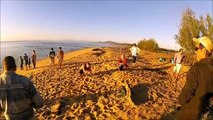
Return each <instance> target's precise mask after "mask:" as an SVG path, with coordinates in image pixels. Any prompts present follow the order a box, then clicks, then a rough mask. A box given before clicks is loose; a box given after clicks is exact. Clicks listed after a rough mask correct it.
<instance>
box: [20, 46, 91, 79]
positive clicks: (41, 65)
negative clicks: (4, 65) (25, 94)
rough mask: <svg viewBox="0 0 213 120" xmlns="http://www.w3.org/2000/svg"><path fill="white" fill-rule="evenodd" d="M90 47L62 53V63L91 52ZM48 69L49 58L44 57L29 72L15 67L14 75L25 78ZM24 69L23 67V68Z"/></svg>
mask: <svg viewBox="0 0 213 120" xmlns="http://www.w3.org/2000/svg"><path fill="white" fill-rule="evenodd" d="M92 49H94V48H92V47H87V48H82V49H76V50H70V51H67V52H65V53H64V60H63V62H64V61H66V60H68V59H70V58H73V57H76V56H79V55H82V54H84V53H87V52H89V51H92ZM55 63H56V64H55V65H57V61H55ZM31 67H32V65H31ZM47 67H49V58H48V57H45V58H42V59H39V60H37V61H36V68H35V69H29V70H20V67H19V65H17V70H16V73H17V74H20V75H25V76H27V77H29V76H30V75H31V74H32V73H38V72H41V71H43V70H44V69H45V68H47ZM24 68H25V66H24Z"/></svg>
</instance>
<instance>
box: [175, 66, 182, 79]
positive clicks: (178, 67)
mask: <svg viewBox="0 0 213 120" xmlns="http://www.w3.org/2000/svg"><path fill="white" fill-rule="evenodd" d="M176 70H177V71H176V73H177V75H176V78H177V77H178V76H179V73H180V70H181V64H178V63H177V69H176Z"/></svg>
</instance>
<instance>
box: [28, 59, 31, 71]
mask: <svg viewBox="0 0 213 120" xmlns="http://www.w3.org/2000/svg"><path fill="white" fill-rule="evenodd" d="M28 68H29V69H30V68H31V60H30V58H29V60H28Z"/></svg>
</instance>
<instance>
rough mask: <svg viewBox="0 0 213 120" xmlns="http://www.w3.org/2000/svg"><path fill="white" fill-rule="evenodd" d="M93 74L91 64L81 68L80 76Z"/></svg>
mask: <svg viewBox="0 0 213 120" xmlns="http://www.w3.org/2000/svg"><path fill="white" fill-rule="evenodd" d="M91 72H92V70H91V65H90V63H85V64H84V65H82V66H81V67H80V71H79V73H80V74H84V73H91Z"/></svg>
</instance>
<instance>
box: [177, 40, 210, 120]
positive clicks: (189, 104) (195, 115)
mask: <svg viewBox="0 0 213 120" xmlns="http://www.w3.org/2000/svg"><path fill="white" fill-rule="evenodd" d="M193 41H194V43H195V46H196V47H197V51H196V55H197V63H195V64H194V65H193V66H192V67H191V68H190V69H189V71H188V73H187V78H186V83H185V85H184V87H183V89H182V91H181V93H180V96H179V98H178V100H179V103H180V105H181V108H180V110H179V111H178V113H177V116H176V117H177V120H200V119H201V117H202V116H203V114H204V113H203V109H204V103H208V100H206V99H205V98H206V96H207V95H209V94H211V93H213V59H212V58H211V57H210V56H211V55H212V49H213V43H212V41H211V40H210V39H209V38H207V37H201V38H199V39H196V38H194V39H193ZM209 113H211V112H209ZM208 116H209V117H210V115H208ZM209 117H208V119H209Z"/></svg>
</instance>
